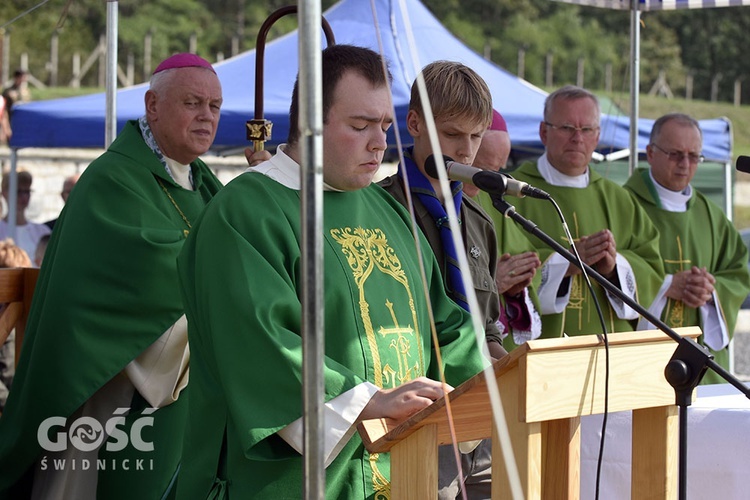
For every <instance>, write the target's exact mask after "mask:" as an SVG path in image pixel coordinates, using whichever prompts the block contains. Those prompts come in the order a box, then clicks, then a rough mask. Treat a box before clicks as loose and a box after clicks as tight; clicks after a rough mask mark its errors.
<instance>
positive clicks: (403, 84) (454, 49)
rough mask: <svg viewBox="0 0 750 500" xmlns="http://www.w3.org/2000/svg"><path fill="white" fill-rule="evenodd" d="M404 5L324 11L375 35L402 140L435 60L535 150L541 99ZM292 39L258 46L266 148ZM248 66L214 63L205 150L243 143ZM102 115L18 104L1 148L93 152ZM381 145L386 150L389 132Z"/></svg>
mask: <svg viewBox="0 0 750 500" xmlns="http://www.w3.org/2000/svg"><path fill="white" fill-rule="evenodd" d="M405 4H406V11H407V16H408V20H405V18H404V16H403V15H402V13H401V10H400V7H399V2H394V1H392V0H377V1H376V14H375V16H376V17H377V26H378V29H377V30H376V28H375V26H376V23H375V21H374V18H373V12H372V9H371V6H370V2H362V1H360V0H342V1H340V2H339V3H337V4H336V5H334V6H333V7H331V8H330V9H328V10H327V11H326V12H325V13H324V16H325V18H326V19H327V20H328V22H329V24H330V25H331V28H332V30H333V33H334V35H335V37H336V42H337V43H349V44H354V45H360V46H365V47H370V48H372V49H373V50H375V51H377V52H380V48H379V47H378V31H379V36H380V39H381V40H382V46H383V47H382V50H383V53H384V54H385V55H386V58H387V59H388V62H389V66H390V70H391V73H392V74H393V79H394V81H393V98H394V102H395V104H396V114H397V116H398V124H399V130H400V133H401V137H402V142H403V143H404V144H408V143H409V142H410V139H409V137H408V133H407V130H406V124H405V118H406V111H407V107H408V102H409V92H410V86H411V83H412V82H413V81H414V78H415V77H416V71H417V68H420V67H422V66H424V65H426V64H428V63H430V62H433V61H436V60H441V59H445V60H452V61H458V62H462V63H464V64H466V65H467V66H469V67H471V68H473V69H474V70H475V71H477V73H479V74H480V75H481V76H482V77H483V78H484V79H485V80H486V81H487V84H488V85H489V87H490V90H491V92H492V99H493V104H494V107H495V108H496V109H497V110H498V111H500V112H501V113H502V114H503V116H504V117H505V119H506V121H507V123H508V129H509V131H510V136H511V141H512V144H513V149H514V154H516V155H519V154H520V155H525V154H536V153H538V152H540V151H542V150H543V145H542V144H541V142H540V140H539V133H538V130H539V122H540V121H541V120H542V112H543V107H544V99H545V97H546V93H545V92H544V91H542V90H540V89H538V88H536V87H534V86H533V85H531V84H529V83H528V82H526V81H524V80H522V79H520V78H518V77H517V76H515V75H513V74H511V73H509V72H508V71H506V70H504V69H503V68H501V67H499V66H497V65H495V64H493V63H492V62H490V61H487V60H485V59H484V58H482V57H481V56H479V55H478V54H477V53H476V52H474V51H473V50H471V49H470V48H468V47H467V46H465V45H464V44H463V43H462V42H461V41H460V40H458V39H457V38H456V37H455V36H453V35H452V34H451V33H450V32H449V31H448V30H447V29H446V28H445V27H444V26H443V25H442V24H441V23H440V22H439V21H438V20H437V19H436V18H435V17H434V16H433V15H432V13H430V11H429V10H428V9H427V8H426V7H425V6H424V5H423V4H422V3H421V2H420V1H419V0H407V1H406V2H405ZM407 23H408V24H409V26H410V27H411V32H412V33H413V39H414V40H415V45H416V58H417V59H418V60H417V61H415V60H414V59H413V58H412V50H411V49H410V47H409V36H408V35H407V33H408V30H407ZM321 33H322V30H321ZM321 36H322V35H321ZM297 43H298V36H297V32H296V31H295V32H292V33H289V34H287V35H285V36H283V37H280V38H278V39H276V40H274V41H272V42H269V43H268V44H267V46H266V52H265V61H266V67H265V75H264V80H265V82H264V100H263V102H264V110H265V118H266V119H268V120H270V121H272V122H273V135H272V138H271V140H270V141H269V144H271V145H272V144H278V143H281V142H285V140H286V136H287V131H288V128H289V116H288V113H289V101H290V98H291V93H292V87H293V85H294V80H295V77H296V73H297V68H298V59H297ZM323 43H325V42H323ZM255 60H256V53H255V51H254V50H252V51H248V52H245V53H243V54H240V55H238V56H236V57H233V58H231V59H228V60H226V61H223V62H220V63H217V64H216V65H215V68H216V71H217V73H218V75H219V79H220V80H221V83H222V88H223V94H224V105H223V106H222V111H221V120H220V123H219V129H218V132H217V134H216V140H215V141H214V147H213V148H212V149H213V150H214V151H216V152H221V151H226V150H236V149H239V148H244V147H245V146H246V145H248V141H247V139H246V136H245V122H246V121H247V120H249V119H251V118H253V117H254V100H255V99H254V96H255ZM147 88H148V87H147V85H146V84H142V85H137V86H134V87H129V88H125V89H122V90H120V91H118V92H117V115H118V123H117V130H118V131H119V130H121V129H122V127H123V126H124V124H125V122H126V121H127V120H131V119H135V118H138V117H139V116H141V115H142V114H143V110H144V104H143V98H144V94H145V92H146V90H147ZM104 117H105V95H104V93H101V94H93V95H87V96H81V97H72V98H66V99H57V100H51V101H40V102H32V103H28V104H23V105H18V106H17V107H15V108H14V113H13V132H14V133H13V137H12V141H11V146H12V147H14V148H24V147H47V148H49V147H68V148H88V147H95V148H101V147H103V146H104V127H105V118H104ZM652 124H653V121H652V120H640V122H639V127H638V128H639V141H638V145H639V149H640V150H641V151H642V150H644V149H645V147H646V145H647V144H648V134H649V132H650V130H651V125H652ZM701 126H702V128H703V132H704V154H705V155H706V156H707V157H709V158H711V159H716V160H720V161H724V162H728V161H731V129H730V125H729V123H728V121H726V120H724V119H719V120H707V121H703V122H701ZM628 131H629V121H628V119H627V117H622V116H619V117H618V116H610V115H605V116H603V117H602V133H601V141H600V145H599V149H600V151H601V152H602V153H604V154H607V153H610V152H613V151H620V150H623V149H626V148H628V137H629V136H628V133H629V132H628ZM390 139H391V144H394V145H395V138H394V136H393V134H391V138H390Z"/></svg>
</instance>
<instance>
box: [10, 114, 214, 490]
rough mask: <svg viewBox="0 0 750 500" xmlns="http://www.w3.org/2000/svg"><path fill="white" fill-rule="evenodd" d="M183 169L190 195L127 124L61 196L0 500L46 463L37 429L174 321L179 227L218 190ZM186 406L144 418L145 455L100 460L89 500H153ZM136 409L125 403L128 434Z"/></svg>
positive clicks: (198, 165) (169, 465)
mask: <svg viewBox="0 0 750 500" xmlns="http://www.w3.org/2000/svg"><path fill="white" fill-rule="evenodd" d="M191 167H192V175H193V182H194V185H195V191H188V190H185V189H183V188H181V187H179V186H178V185H177V184H176V183H175V182H174V181H173V180H172V179H171V178H170V177H169V175H168V174H167V172H166V170H165V169H164V166H163V165H162V164H161V163H160V162H159V160H158V159H157V157H156V156H155V155H154V153H153V152H152V151H151V149H149V147H148V146H146V144H145V143H144V141H143V139H142V138H141V135H140V131H139V128H138V124H137V122H129V123H128V124H127V125H126V126H125V128H124V130H123V131H122V132H121V133H120V135H119V136H118V137H117V139H116V140H115V141H114V142H113V143H112V145H111V146H110V148H109V149H108V150H107V151H106V152H105V153H104V154H103V155H102V156H100V157H99V158H98V159H96V160H95V161H94V162H92V163H91V165H90V166H89V167H88V168H87V169H86V170H85V172H84V173H83V175H82V176H81V178H80V180H79V181H78V184H77V185H76V188H75V189H74V190H73V191H72V193H71V195H70V198H69V200H68V202H67V204H66V205H65V208H64V209H63V211H62V214H61V216H60V219H59V220H58V222H57V224H56V226H55V230H54V231H53V233H52V238H51V240H50V242H49V247H48V248H47V252H46V256H45V258H44V264H43V265H42V269H41V274H40V276H39V281H38V283H37V285H36V290H35V292H34V299H33V303H32V306H31V313H30V316H29V321H28V324H27V327H26V337H25V339H24V343H23V350H22V352H21V359H20V362H19V365H18V371H17V373H16V377H15V380H14V381H13V387H12V390H11V392H10V397H9V399H8V404H7V406H6V408H5V413H4V414H3V416H2V419H0V497H2V498H24V496H23V495H24V493H23V492H27V491H28V488H29V487H30V485H29V480H30V479H31V476H32V475H33V469H34V467H35V461H36V460H37V459H38V458H40V457H42V456H44V455H45V453H46V452H45V450H43V449H42V448H41V447H40V445H39V443H38V441H37V429H38V428H39V426H40V423H41V422H42V421H43V420H45V419H47V418H48V417H53V416H55V417H63V418H67V417H68V416H70V415H71V414H72V413H73V412H74V411H75V410H76V409H78V408H79V407H80V406H81V405H82V404H83V403H84V402H86V401H87V400H88V399H89V398H90V397H91V396H92V395H93V394H94V393H95V392H96V391H97V390H98V389H99V388H100V387H102V386H103V385H104V384H105V383H106V382H108V381H109V380H111V379H112V378H113V377H115V376H116V375H118V374H120V372H122V371H123V369H124V368H125V366H126V365H127V364H128V363H129V362H130V361H131V360H133V359H134V358H136V357H137V356H138V354H140V353H141V352H142V351H143V350H144V349H145V348H147V347H148V346H150V345H151V344H152V343H153V342H154V341H156V340H157V339H158V338H159V337H160V336H161V335H162V334H163V333H164V332H165V331H166V330H167V328H169V327H170V326H171V325H172V324H174V322H175V321H176V320H177V319H178V318H180V316H182V314H183V313H184V310H183V306H182V300H181V297H180V293H179V288H178V279H177V266H176V259H177V253H178V252H179V250H180V249H181V248H182V244H183V243H184V241H185V239H186V237H187V232H188V225H187V222H186V221H185V220H184V219H187V221H195V219H197V217H198V214H199V213H200V212H201V211H202V210H203V208H204V206H205V205H206V203H207V202H208V201H209V200H210V199H211V198H212V196H213V195H214V194H215V193H216V192H217V191H218V190H219V189H220V187H221V183H220V182H219V180H218V179H216V177H215V176H214V175H213V174H212V173H211V172H210V170H209V169H208V167H206V165H205V164H204V163H203V162H201V161H200V160H196V161H195V162H194V163H193V164H192V165H191ZM160 182H161V184H160ZM165 191H166V192H165ZM167 192H168V194H167ZM178 207H179V210H178ZM183 216H184V218H183ZM185 394H186V393H185V392H183V393H182V397H181V398H180V399H179V400H178V401H177V402H176V403H174V404H172V405H169V406H167V407H165V408H163V409H160V410H157V411H156V412H155V413H152V414H151V415H150V417H153V419H154V420H153V425H147V426H146V427H145V428H144V429H143V432H142V439H143V440H144V441H145V442H150V443H152V444H153V451H151V452H138V451H137V450H136V449H135V448H134V447H133V446H132V443H130V444H129V445H128V446H127V447H126V448H125V449H124V450H122V451H120V452H114V451H110V452H106V451H105V449H104V448H102V450H101V452H100V458H103V459H105V460H106V463H104V464H99V465H97V464H90V466H91V467H97V470H98V471H99V473H98V476H99V480H98V487H99V494H98V497H99V498H102V499H107V500H110V499H117V498H128V499H133V498H143V499H146V498H161V495H162V494H163V493H164V492H165V491H166V490H167V488H168V486H169V484H170V482H171V481H172V480H173V478H174V475H175V472H176V470H177V467H178V464H179V458H180V452H181V444H182V433H183V422H184V411H185V409H186V408H187V405H186V401H184V399H185V397H184V396H185ZM145 406H147V404H146V403H145V402H144V401H143V399H142V398H140V397H139V395H138V394H137V393H136V395H135V397H134V398H133V401H132V404H131V408H130V410H131V411H130V416H129V417H128V423H130V422H132V421H133V420H134V419H136V418H137V417H138V416H139V411H140V410H142V409H144V407H145ZM147 413H148V412H147ZM148 422H150V421H149V420H144V421H142V422H141V424H143V423H148ZM71 423H72V422H68V424H71ZM100 424H101V425H102V426H104V425H105V424H106V422H100ZM126 425H127V424H126ZM119 428H123V427H122V426H120V427H119ZM125 432H128V431H127V428H125ZM57 433H61V434H65V432H64V429H63V430H61V427H53V428H52V430H51V436H54V435H57ZM69 445H70V442H69V443H68V446H69ZM138 459H142V460H143V461H142V462H141V465H142V469H141V470H137V466H138V465H137V462H136V460H138ZM125 460H129V461H128V462H125ZM46 465H47V467H54V464H52V463H48V464H46ZM82 466H83V465H82V464H76V465H75V466H74V465H73V464H70V463H68V464H65V465H64V466H62V467H59V468H58V469H54V470H60V471H63V472H67V471H73V470H80V469H81V467H82ZM125 467H127V468H128V469H129V470H124V469H125ZM24 475H25V477H24ZM9 488H12V490H8V489H9ZM9 491H13V493H9ZM3 492H5V493H4V494H3Z"/></svg>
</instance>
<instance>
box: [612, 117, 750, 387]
mask: <svg viewBox="0 0 750 500" xmlns="http://www.w3.org/2000/svg"><path fill="white" fill-rule="evenodd" d="M702 149H703V134H702V132H701V129H700V126H699V125H698V122H697V121H696V120H695V119H693V118H691V117H690V116H688V115H685V114H681V113H672V114H668V115H664V116H662V117H661V118H659V119H658V120H656V122H655V123H654V126H653V128H652V130H651V137H650V140H649V145H648V146H647V147H646V154H647V157H648V162H649V165H650V168H643V169H638V170H636V171H635V172H634V173H633V175H632V176H631V177H630V179H628V181H627V183H626V184H625V189H627V190H629V191H630V193H631V194H632V195H633V197H634V198H635V200H637V201H638V203H640V204H641V206H643V208H644V209H645V210H646V212H648V215H649V216H650V217H651V220H652V221H653V222H654V225H656V227H657V228H658V229H659V235H660V236H659V242H660V247H661V257H662V261H663V263H664V270H665V272H666V277H665V278H664V282H663V283H662V285H661V288H660V289H659V292H658V294H657V295H656V297H655V299H654V301H653V303H652V304H650V308H649V310H650V312H651V313H652V314H653V315H654V316H657V317H659V318H660V319H661V320H662V321H664V322H665V323H666V324H667V325H668V326H670V327H672V328H678V327H683V326H693V325H698V326H700V327H701V329H702V330H703V335H701V336H700V337H699V338H698V341H699V342H700V343H701V344H703V345H705V346H707V347H708V348H709V350H710V351H711V353H712V354H713V355H714V359H715V360H716V362H717V363H718V364H719V365H721V366H723V367H724V368H726V369H729V351H728V347H727V346H728V345H729V341H730V340H731V338H732V334H733V333H734V326H735V323H736V320H737V313H738V311H739V309H740V306H741V304H742V301H743V300H744V299H745V297H747V295H748V293H750V274H749V273H748V269H747V260H748V255H747V254H748V252H747V247H746V246H745V245H744V243H743V242H742V239H741V238H740V235H739V233H738V232H737V230H736V229H735V227H734V225H733V224H732V222H731V221H729V220H728V219H727V218H726V216H725V215H724V212H723V211H722V210H721V209H720V208H719V207H718V206H717V205H716V204H715V203H713V202H712V201H711V200H709V199H708V198H706V197H705V196H704V195H703V194H702V193H700V192H699V191H697V190H696V189H695V188H693V186H691V185H690V182H691V181H692V179H693V176H694V175H695V173H696V171H697V169H698V168H699V165H700V164H701V162H702V161H703V157H702V156H701V150H702ZM646 305H649V304H646ZM639 328H643V329H650V328H654V326H653V325H651V324H650V323H649V322H648V321H647V320H645V319H642V320H641V323H640V324H639ZM721 382H724V380H723V379H722V378H721V377H719V376H718V375H717V374H716V373H714V372H713V371H711V370H709V371H707V372H706V374H705V375H704V377H703V380H702V383H721Z"/></svg>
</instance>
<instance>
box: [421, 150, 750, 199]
mask: <svg viewBox="0 0 750 500" xmlns="http://www.w3.org/2000/svg"><path fill="white" fill-rule="evenodd" d="M443 161H444V162H445V168H446V170H447V171H448V178H449V179H451V180H454V181H461V182H464V183H467V184H471V185H473V186H476V187H478V188H479V189H481V190H482V191H486V192H488V193H493V194H499V195H505V194H508V195H510V196H515V197H517V198H523V197H524V196H529V197H531V198H539V199H541V200H549V199H550V198H551V197H550V195H549V194H548V193H547V192H545V191H542V190H541V189H538V188H535V187H534V186H530V185H529V184H527V183H525V182H522V181H519V180H516V179H514V178H513V177H511V176H510V175H508V174H503V173H500V172H494V171H490V170H482V169H481V168H477V167H472V166H471V165H464V164H462V163H458V162H457V161H453V158H451V157H450V156H443ZM748 161H749V162H750V158H748ZM424 170H425V172H427V175H429V176H430V177H432V178H433V179H438V178H439V177H438V172H437V165H436V164H435V157H434V155H430V156H428V157H427V160H426V161H425V164H424Z"/></svg>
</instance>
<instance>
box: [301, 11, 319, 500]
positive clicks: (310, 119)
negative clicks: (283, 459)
mask: <svg viewBox="0 0 750 500" xmlns="http://www.w3.org/2000/svg"><path fill="white" fill-rule="evenodd" d="M298 9H299V10H298V19H299V104H300V105H299V113H300V117H299V118H300V120H299V124H300V130H301V135H300V142H301V144H300V145H301V161H302V164H301V167H302V169H301V176H302V206H301V212H302V213H301V220H302V287H303V289H302V357H303V361H302V365H303V366H302V374H303V381H302V387H303V391H302V392H303V415H304V438H303V440H304V456H303V460H304V476H305V483H304V490H303V491H304V498H306V499H322V498H324V497H325V467H324V462H323V424H324V421H323V394H324V392H323V389H324V386H323V356H324V355H325V348H324V331H325V330H324V324H323V320H324V314H323V307H324V303H323V294H324V290H323V116H322V114H323V111H322V110H323V93H322V68H321V54H320V51H321V43H320V25H321V19H322V12H321V7H320V0H299V2H298Z"/></svg>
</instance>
